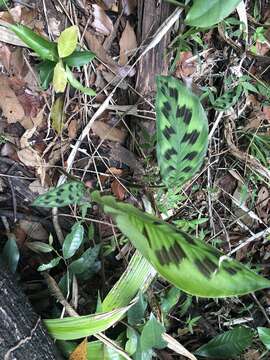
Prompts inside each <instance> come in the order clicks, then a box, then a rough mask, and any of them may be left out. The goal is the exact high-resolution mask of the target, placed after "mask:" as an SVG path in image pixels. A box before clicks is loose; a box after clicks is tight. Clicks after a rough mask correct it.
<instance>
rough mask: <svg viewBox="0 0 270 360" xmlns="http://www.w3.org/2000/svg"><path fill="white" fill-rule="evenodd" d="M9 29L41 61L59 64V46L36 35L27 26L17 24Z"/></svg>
mask: <svg viewBox="0 0 270 360" xmlns="http://www.w3.org/2000/svg"><path fill="white" fill-rule="evenodd" d="M9 28H10V29H11V30H12V31H14V33H15V34H16V35H17V36H18V37H19V38H20V39H21V40H22V41H23V42H24V43H25V44H26V45H27V46H29V47H30V48H31V49H32V50H33V51H34V52H35V53H36V54H37V55H38V56H40V57H41V59H44V60H50V61H54V62H57V61H58V59H59V57H58V53H57V44H56V43H54V42H52V41H49V40H47V39H45V38H44V37H42V36H40V35H38V34H36V33H35V32H34V31H33V30H31V29H30V28H28V27H27V26H24V25H21V24H16V25H9Z"/></svg>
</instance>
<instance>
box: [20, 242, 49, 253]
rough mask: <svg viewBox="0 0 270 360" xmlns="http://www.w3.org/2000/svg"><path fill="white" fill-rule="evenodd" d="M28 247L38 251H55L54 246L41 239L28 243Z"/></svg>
mask: <svg viewBox="0 0 270 360" xmlns="http://www.w3.org/2000/svg"><path fill="white" fill-rule="evenodd" d="M26 245H27V247H28V248H29V249H31V250H32V251H35V252H37V253H49V252H51V251H53V247H52V246H51V245H49V244H46V243H44V242H41V241H33V242H28V243H26Z"/></svg>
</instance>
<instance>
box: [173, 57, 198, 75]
mask: <svg viewBox="0 0 270 360" xmlns="http://www.w3.org/2000/svg"><path fill="white" fill-rule="evenodd" d="M192 58H193V54H192V52H191V51H183V52H181V53H180V58H179V60H178V62H177V64H176V76H177V77H189V76H191V75H192V74H194V73H195V72H196V70H197V63H196V61H195V60H193V59H192Z"/></svg>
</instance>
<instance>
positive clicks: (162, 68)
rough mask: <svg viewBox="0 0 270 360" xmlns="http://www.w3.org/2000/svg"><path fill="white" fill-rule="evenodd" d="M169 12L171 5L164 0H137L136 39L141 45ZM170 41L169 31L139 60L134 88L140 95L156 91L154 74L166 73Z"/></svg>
mask: <svg viewBox="0 0 270 360" xmlns="http://www.w3.org/2000/svg"><path fill="white" fill-rule="evenodd" d="M170 13H171V6H170V4H169V3H167V2H165V1H161V2H160V1H157V0H148V1H144V0H138V21H139V23H138V31H137V35H138V39H139V43H140V44H141V45H147V44H148V43H149V40H150V39H152V36H153V35H154V33H155V32H156V31H157V29H158V28H159V27H160V26H161V25H162V24H163V23H164V21H165V20H166V19H167V18H168V16H169V15H170ZM169 42H170V31H168V33H167V34H166V35H165V36H164V37H163V39H162V40H161V41H160V42H159V44H158V45H157V46H156V47H155V48H154V49H152V50H150V51H149V52H148V53H147V54H146V55H145V56H144V57H143V58H142V59H141V60H140V62H139V66H138V76H137V84H136V90H137V91H138V92H139V93H140V94H141V95H153V93H154V92H155V91H156V75H161V74H162V75H167V73H168V63H169V62H168V60H166V57H165V55H166V49H168V45H169Z"/></svg>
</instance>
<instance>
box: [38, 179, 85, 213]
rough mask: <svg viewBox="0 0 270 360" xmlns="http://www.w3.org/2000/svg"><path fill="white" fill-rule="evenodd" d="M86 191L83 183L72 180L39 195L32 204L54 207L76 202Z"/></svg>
mask: <svg viewBox="0 0 270 360" xmlns="http://www.w3.org/2000/svg"><path fill="white" fill-rule="evenodd" d="M84 193H85V186H84V184H83V183H81V182H78V181H70V182H66V183H65V184H63V185H61V186H58V187H56V188H54V189H53V190H50V191H48V192H47V193H45V194H42V195H40V196H38V197H37V198H36V199H35V201H34V202H33V204H32V205H33V206H40V207H46V208H53V207H62V206H67V205H70V204H76V203H77V202H79V201H80V199H81V198H82V197H83V195H84Z"/></svg>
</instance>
